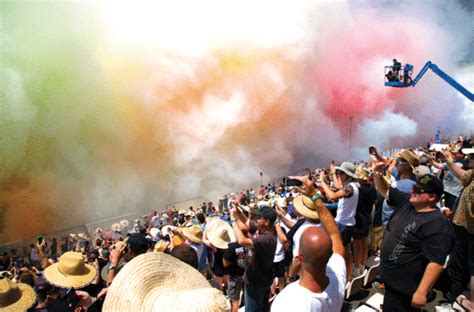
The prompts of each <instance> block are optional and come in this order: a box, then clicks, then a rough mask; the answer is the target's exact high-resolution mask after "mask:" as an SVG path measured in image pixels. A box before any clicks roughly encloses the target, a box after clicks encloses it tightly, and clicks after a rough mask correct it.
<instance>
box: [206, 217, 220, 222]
mask: <svg viewBox="0 0 474 312" xmlns="http://www.w3.org/2000/svg"><path fill="white" fill-rule="evenodd" d="M214 220H220V217H219V216H212V217H207V218H206V223H207V224H209V223H211V222H212V221H214Z"/></svg>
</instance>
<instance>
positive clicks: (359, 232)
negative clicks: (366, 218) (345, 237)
mask: <svg viewBox="0 0 474 312" xmlns="http://www.w3.org/2000/svg"><path fill="white" fill-rule="evenodd" d="M369 230H370V224H367V225H363V226H360V227H359V226H355V227H354V231H353V232H352V238H353V239H363V238H364V237H367V236H369Z"/></svg>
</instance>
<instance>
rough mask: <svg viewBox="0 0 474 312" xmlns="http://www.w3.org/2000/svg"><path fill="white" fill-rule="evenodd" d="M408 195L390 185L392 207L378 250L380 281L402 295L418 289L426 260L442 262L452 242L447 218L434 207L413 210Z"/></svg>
mask: <svg viewBox="0 0 474 312" xmlns="http://www.w3.org/2000/svg"><path fill="white" fill-rule="evenodd" d="M409 199H410V194H407V193H403V192H400V191H399V190H397V189H396V188H390V194H389V200H388V203H389V205H390V206H392V207H394V213H393V215H392V216H391V218H390V221H389V223H388V225H387V228H386V230H385V234H384V240H383V244H382V248H381V253H380V258H381V261H380V276H381V278H382V280H383V281H384V282H385V283H387V284H389V285H390V286H392V287H393V288H395V289H397V290H398V291H400V292H403V293H406V294H409V295H411V294H413V293H414V292H415V291H416V289H417V288H418V284H419V283H420V281H421V279H422V277H423V274H424V272H425V269H426V266H427V265H428V263H429V262H435V263H438V264H440V265H443V264H444V263H445V261H446V257H447V256H448V254H449V253H450V252H451V250H452V247H453V244H454V238H455V235H454V230H453V226H452V225H451V223H450V222H449V220H448V219H447V218H446V217H444V216H443V215H442V214H441V212H440V211H439V210H438V209H436V210H433V211H430V212H417V211H416V209H415V208H414V207H413V206H412V205H411V204H410V202H409Z"/></svg>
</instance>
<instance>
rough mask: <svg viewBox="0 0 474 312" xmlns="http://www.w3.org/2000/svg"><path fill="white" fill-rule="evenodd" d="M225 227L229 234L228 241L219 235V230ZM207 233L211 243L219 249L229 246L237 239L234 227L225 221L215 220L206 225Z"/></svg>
mask: <svg viewBox="0 0 474 312" xmlns="http://www.w3.org/2000/svg"><path fill="white" fill-rule="evenodd" d="M221 228H224V229H225V230H226V231H227V233H228V234H229V238H230V241H226V240H224V239H222V237H220V236H219V234H218V230H219V229H221ZM206 235H207V238H208V239H209V241H210V242H211V244H212V245H213V246H215V247H217V248H219V249H227V248H229V244H230V243H233V242H235V241H237V239H236V237H235V233H234V229H233V228H232V227H231V226H230V225H229V224H228V223H227V222H225V221H222V220H214V221H212V222H211V223H209V224H208V225H207V226H206Z"/></svg>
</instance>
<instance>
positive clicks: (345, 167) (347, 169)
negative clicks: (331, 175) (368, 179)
mask: <svg viewBox="0 0 474 312" xmlns="http://www.w3.org/2000/svg"><path fill="white" fill-rule="evenodd" d="M335 168H336V170H339V171H342V172H344V173H345V174H347V175H348V176H350V177H352V178H354V179H356V178H357V174H356V167H355V166H354V164H353V163H350V162H348V161H345V162H343V163H342V164H341V165H340V166H336V167H335Z"/></svg>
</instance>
